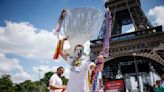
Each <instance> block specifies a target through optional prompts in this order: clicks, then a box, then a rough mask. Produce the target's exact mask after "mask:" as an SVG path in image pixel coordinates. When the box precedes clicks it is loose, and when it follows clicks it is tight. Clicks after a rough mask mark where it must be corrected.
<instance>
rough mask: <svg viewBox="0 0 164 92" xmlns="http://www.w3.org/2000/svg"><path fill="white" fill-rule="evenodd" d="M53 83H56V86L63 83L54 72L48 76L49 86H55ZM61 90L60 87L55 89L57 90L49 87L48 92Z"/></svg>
mask: <svg viewBox="0 0 164 92" xmlns="http://www.w3.org/2000/svg"><path fill="white" fill-rule="evenodd" d="M55 85H57V86H62V85H63V82H62V80H61V78H60V77H59V76H58V75H57V74H56V73H54V74H53V75H52V76H51V78H50V86H55ZM61 91H62V89H57V90H51V89H50V92H61Z"/></svg>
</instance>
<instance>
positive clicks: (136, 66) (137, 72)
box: [133, 53, 141, 92]
mask: <svg viewBox="0 0 164 92" xmlns="http://www.w3.org/2000/svg"><path fill="white" fill-rule="evenodd" d="M135 56H136V53H133V57H134V64H135V71H136V74H137V84H138V91H139V92H141V91H140V90H141V89H140V88H141V87H140V81H139V71H138V65H137V62H136V57H135Z"/></svg>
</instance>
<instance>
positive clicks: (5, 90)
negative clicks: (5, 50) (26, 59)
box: [0, 75, 13, 92]
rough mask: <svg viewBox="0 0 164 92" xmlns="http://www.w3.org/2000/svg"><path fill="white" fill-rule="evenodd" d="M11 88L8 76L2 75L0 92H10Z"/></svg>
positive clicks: (11, 84)
mask: <svg viewBox="0 0 164 92" xmlns="http://www.w3.org/2000/svg"><path fill="white" fill-rule="evenodd" d="M12 86H13V83H12V81H11V79H10V75H2V76H1V78H0V92H12Z"/></svg>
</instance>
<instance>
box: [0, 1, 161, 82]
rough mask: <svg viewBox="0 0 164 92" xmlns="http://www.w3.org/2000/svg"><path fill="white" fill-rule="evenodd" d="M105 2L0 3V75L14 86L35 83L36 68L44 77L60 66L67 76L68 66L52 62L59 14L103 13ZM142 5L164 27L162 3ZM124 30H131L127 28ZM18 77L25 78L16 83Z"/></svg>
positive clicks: (58, 61) (146, 12)
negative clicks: (78, 10) (70, 10)
mask: <svg viewBox="0 0 164 92" xmlns="http://www.w3.org/2000/svg"><path fill="white" fill-rule="evenodd" d="M104 1H105V0H0V61H2V62H0V67H2V68H1V69H0V75H2V74H4V73H7V74H11V75H12V78H13V80H14V81H15V82H21V81H23V80H25V79H33V80H37V79H38V72H37V70H38V69H39V68H42V69H43V71H42V72H43V73H44V72H47V71H49V70H53V71H54V70H55V69H56V67H57V66H60V65H62V66H64V67H66V68H67V70H66V75H68V73H69V70H68V69H69V66H68V65H67V63H65V62H63V60H62V59H59V60H57V61H53V60H52V55H53V51H54V48H55V44H56V42H57V39H56V38H55V37H54V36H53V35H52V30H53V29H54V26H55V24H56V22H57V19H58V17H59V15H60V12H61V10H62V9H65V8H75V7H96V8H99V9H101V10H102V11H104V10H105V8H104ZM141 5H142V9H143V11H144V13H145V14H146V16H147V17H148V18H149V19H150V21H151V23H153V24H156V25H164V22H163V20H164V17H163V16H164V13H162V12H161V11H164V1H163V0H141ZM125 29H126V30H131V29H133V28H132V26H128V27H126V28H125ZM132 31H133V30H132ZM60 61H61V62H60ZM6 67H10V68H11V69H8V68H6ZM43 73H42V77H43ZM20 76H24V78H22V79H18V78H19V77H20Z"/></svg>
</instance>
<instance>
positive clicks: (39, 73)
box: [38, 69, 42, 84]
mask: <svg viewBox="0 0 164 92" xmlns="http://www.w3.org/2000/svg"><path fill="white" fill-rule="evenodd" d="M38 71H39V84H41V83H40V72H41V71H42V70H41V69H38Z"/></svg>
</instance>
